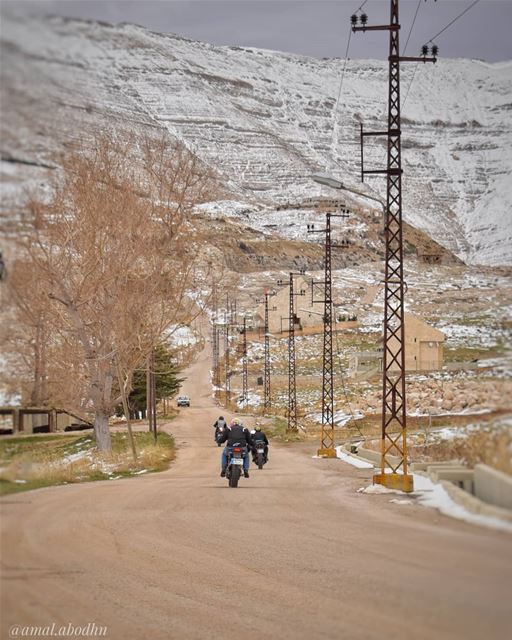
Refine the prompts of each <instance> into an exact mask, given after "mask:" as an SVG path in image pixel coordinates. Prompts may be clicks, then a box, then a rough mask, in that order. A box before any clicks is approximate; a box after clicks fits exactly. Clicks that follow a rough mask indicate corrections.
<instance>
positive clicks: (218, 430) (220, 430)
mask: <svg viewBox="0 0 512 640" xmlns="http://www.w3.org/2000/svg"><path fill="white" fill-rule="evenodd" d="M224 429H225V427H215V436H214V438H215V442H216V443H217V446H218V447H220V446H221V444H222V442H221V441H220V439H221V437H222V434H223V433H224Z"/></svg>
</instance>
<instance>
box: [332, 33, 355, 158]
mask: <svg viewBox="0 0 512 640" xmlns="http://www.w3.org/2000/svg"><path fill="white" fill-rule="evenodd" d="M351 37H352V29H351V28H350V27H349V30H348V41H347V49H346V51H345V61H344V63H343V70H342V72H341V78H340V86H339V88H338V97H337V98H336V106H335V107H334V114H333V121H334V122H333V127H332V135H331V156H332V157H333V159H334V136H335V134H336V122H337V120H338V110H339V105H340V98H341V90H342V88H343V80H344V78H345V70H346V68H347V60H348V51H349V48H350V39H351Z"/></svg>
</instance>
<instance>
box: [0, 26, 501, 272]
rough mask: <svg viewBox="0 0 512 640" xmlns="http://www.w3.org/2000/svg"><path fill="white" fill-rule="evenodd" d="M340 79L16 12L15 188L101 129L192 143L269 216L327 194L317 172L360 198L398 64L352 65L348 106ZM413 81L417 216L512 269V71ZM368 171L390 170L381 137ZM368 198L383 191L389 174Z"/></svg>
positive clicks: (478, 69)
mask: <svg viewBox="0 0 512 640" xmlns="http://www.w3.org/2000/svg"><path fill="white" fill-rule="evenodd" d="M342 67H343V61H342V60H317V59H313V58H306V57H302V56H297V55H289V54H283V53H276V52H271V51H262V50H256V49H247V48H246V49H242V48H237V47H214V46H211V45H208V44H204V43H199V42H193V41H190V40H186V39H183V38H179V37H177V36H167V35H159V34H156V33H152V32H149V31H147V30H145V29H143V28H141V27H137V26H134V25H121V26H117V27H113V26H110V25H107V24H99V23H92V22H85V21H67V20H64V19H62V18H49V19H45V20H29V19H21V18H16V17H13V16H8V15H6V16H4V19H3V25H2V103H3V105H2V107H3V108H2V110H3V117H2V123H1V126H2V158H3V159H4V162H3V163H2V168H3V174H4V175H3V179H4V183H5V182H8V181H9V180H11V179H13V178H14V177H16V172H17V171H18V168H19V167H21V168H22V169H23V168H25V169H26V168H27V167H29V166H30V165H31V164H32V163H34V164H36V165H41V166H42V167H43V168H44V165H50V166H51V165H53V164H54V162H55V152H56V151H59V150H62V148H63V147H65V146H66V145H67V144H69V143H70V142H71V141H74V140H77V139H82V138H84V137H87V135H89V132H90V131H91V130H92V129H95V128H97V127H112V126H116V127H120V128H126V129H129V130H131V131H134V132H135V133H143V132H159V131H162V132H164V133H165V134H166V135H171V136H173V137H176V138H178V139H180V140H182V141H183V142H184V143H185V144H186V145H187V146H188V147H189V148H191V149H193V150H194V151H195V152H196V153H197V154H198V155H199V156H200V157H201V158H202V159H203V160H204V162H205V163H207V164H208V165H210V166H212V167H214V168H215V170H216V171H217V172H218V173H219V174H220V175H221V176H222V177H223V179H224V181H225V183H226V186H227V187H228V188H229V190H230V191H231V192H232V193H233V194H234V196H235V197H236V199H237V200H239V201H241V202H242V203H244V202H245V203H250V204H251V205H255V206H256V209H257V210H258V211H259V213H258V215H259V216H260V217H261V216H264V215H265V211H271V210H273V211H274V212H275V204H276V203H279V202H281V203H282V202H290V201H292V202H293V201H297V202H300V201H302V200H303V199H304V198H307V197H311V196H315V195H320V189H321V187H319V186H318V185H314V184H313V183H312V182H311V180H310V179H309V175H310V173H312V172H313V171H317V170H328V171H330V172H332V173H335V174H336V175H337V176H339V177H340V178H343V180H344V181H346V182H347V184H349V185H352V186H354V187H357V188H360V187H361V185H359V184H358V183H357V180H358V175H359V173H358V172H359V143H358V136H359V123H360V122H364V123H365V128H366V129H367V130H370V129H379V128H382V127H383V126H385V125H386V109H387V64H386V63H385V62H376V61H372V60H365V61H349V62H348V64H347V68H346V73H345V78H344V82H343V91H342V94H341V98H340V101H339V104H337V99H336V97H337V95H338V88H339V82H340V76H341V70H342ZM413 75H414V79H413V82H412V85H411V89H410V92H409V93H408V94H407V99H406V102H405V105H404V107H403V111H402V114H403V127H402V131H403V138H402V140H403V161H404V190H405V193H404V215H405V219H406V220H408V221H409V222H411V223H412V224H413V225H415V226H417V227H420V228H422V229H423V230H425V231H427V232H428V233H429V234H430V235H431V236H432V237H433V238H434V239H436V240H437V241H439V242H440V243H441V244H443V245H444V246H446V247H447V248H449V249H450V250H452V251H454V252H455V253H457V255H459V256H460V257H462V258H463V259H465V260H468V261H470V262H474V263H483V264H510V263H511V262H512V225H511V223H510V217H509V211H510V206H511V203H512V180H511V174H512V118H511V115H512V63H501V64H492V65H489V64H485V63H483V62H478V61H469V60H451V61H440V62H439V63H438V64H437V65H425V66H421V65H420V66H418V68H416V69H415V67H414V66H413V67H410V66H409V67H406V66H405V65H404V69H403V73H402V80H403V87H404V89H403V95H404V96H405V93H406V92H407V86H408V85H409V82H410V80H411V78H412V77H413ZM366 160H367V168H372V167H375V166H376V165H380V166H382V162H383V161H385V145H384V143H383V141H382V140H381V139H379V138H375V139H374V141H373V142H369V144H368V147H367V148H366ZM20 163H22V164H20ZM30 170H31V171H32V170H33V168H32V167H31V168H30ZM31 177H33V176H32V175H31ZM363 187H364V186H363ZM369 188H373V189H375V190H376V191H373V193H374V195H375V193H380V195H381V196H382V195H384V192H385V184H384V181H383V180H382V179H381V178H377V179H375V178H373V179H371V183H370V185H369ZM323 195H324V196H325V195H327V193H326V191H324V193H323Z"/></svg>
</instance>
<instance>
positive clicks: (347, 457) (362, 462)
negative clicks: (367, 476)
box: [336, 447, 373, 469]
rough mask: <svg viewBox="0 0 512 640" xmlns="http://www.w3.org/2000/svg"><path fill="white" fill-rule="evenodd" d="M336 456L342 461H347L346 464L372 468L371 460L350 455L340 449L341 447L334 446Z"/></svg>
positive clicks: (360, 467) (359, 467)
mask: <svg viewBox="0 0 512 640" xmlns="http://www.w3.org/2000/svg"><path fill="white" fill-rule="evenodd" d="M336 456H337V457H338V458H339V459H340V460H343V462H348V464H351V465H352V466H353V467H357V468H358V469H373V464H372V463H371V462H366V461H365V460H361V459H360V458H356V457H355V456H351V455H350V454H348V453H345V452H344V451H342V449H341V447H336Z"/></svg>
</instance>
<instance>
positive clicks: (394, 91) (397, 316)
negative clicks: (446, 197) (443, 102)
mask: <svg viewBox="0 0 512 640" xmlns="http://www.w3.org/2000/svg"><path fill="white" fill-rule="evenodd" d="M398 5H399V0H390V7H391V17H390V24H387V25H376V26H367V24H366V23H367V19H368V18H367V16H366V14H361V15H360V16H357V15H353V16H352V18H351V21H352V31H354V32H356V31H388V32H389V57H388V61H389V90H388V128H387V130H386V131H377V132H370V133H364V132H363V130H362V128H361V144H362V143H363V139H364V137H365V136H370V135H377V136H382V135H383V136H386V137H387V167H386V169H380V170H371V171H365V169H364V166H363V165H362V166H361V179H363V178H364V175H365V174H372V173H373V174H377V173H380V174H385V175H386V179H387V196H386V215H385V221H384V224H385V228H384V232H385V242H386V265H385V275H384V354H383V377H382V378H383V382H382V432H381V472H380V473H379V474H377V475H375V476H374V477H373V481H374V482H375V483H378V484H383V485H386V486H388V487H393V488H396V489H401V490H403V491H412V490H413V478H412V476H411V475H408V473H407V421H406V397H405V351H404V348H405V335H404V334H405V331H404V329H405V327H404V275H403V241H402V159H401V143H400V134H401V130H400V62H401V61H414V62H435V61H436V58H435V57H432V58H428V57H427V56H426V55H423V56H422V57H409V56H408V57H400V47H399V32H400V23H399V15H398V8H399V6H398ZM358 22H360V23H361V25H362V26H360V27H358V26H356V25H357V24H358ZM435 53H437V48H436V51H435ZM361 159H363V151H362V148H361ZM395 458H397V459H398V462H395V461H394V460H395Z"/></svg>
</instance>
